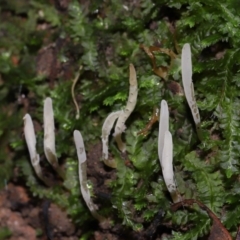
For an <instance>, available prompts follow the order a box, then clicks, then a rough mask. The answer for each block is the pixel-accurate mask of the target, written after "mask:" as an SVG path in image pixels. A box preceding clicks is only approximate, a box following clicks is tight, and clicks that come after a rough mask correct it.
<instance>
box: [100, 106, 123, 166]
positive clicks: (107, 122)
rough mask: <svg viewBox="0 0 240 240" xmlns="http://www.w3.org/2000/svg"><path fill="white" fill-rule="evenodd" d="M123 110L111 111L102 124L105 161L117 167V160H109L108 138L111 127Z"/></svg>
mask: <svg viewBox="0 0 240 240" xmlns="http://www.w3.org/2000/svg"><path fill="white" fill-rule="evenodd" d="M122 112H123V111H122V110H120V111H117V112H112V113H110V114H109V115H108V116H107V118H106V119H105V121H104V123H103V126H102V157H103V161H104V163H105V164H106V165H107V166H109V167H112V168H116V167H117V166H116V162H115V161H113V160H108V138H109V135H110V132H111V129H112V128H113V125H114V123H115V121H116V119H117V118H118V117H119V115H120V114H121V113H122Z"/></svg>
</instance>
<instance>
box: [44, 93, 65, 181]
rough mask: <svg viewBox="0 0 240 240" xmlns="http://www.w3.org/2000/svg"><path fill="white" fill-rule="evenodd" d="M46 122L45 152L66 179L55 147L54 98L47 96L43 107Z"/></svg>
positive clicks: (59, 173)
mask: <svg viewBox="0 0 240 240" xmlns="http://www.w3.org/2000/svg"><path fill="white" fill-rule="evenodd" d="M43 122H44V153H45V156H46V158H47V160H48V162H49V163H50V164H51V165H52V167H53V168H54V169H55V171H56V172H57V173H58V175H59V176H60V177H62V178H63V179H64V172H63V170H62V169H61V167H60V166H59V164H58V159H57V154H56V147H55V132H54V130H55V125H54V116H53V106H52V99H51V98H49V97H48V98H46V99H45V101H44V108H43Z"/></svg>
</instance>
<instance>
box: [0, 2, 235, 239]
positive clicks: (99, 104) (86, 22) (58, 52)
mask: <svg viewBox="0 0 240 240" xmlns="http://www.w3.org/2000/svg"><path fill="white" fill-rule="evenodd" d="M238 9H239V6H238V4H237V2H236V1H223V0H221V1H218V3H215V2H212V1H211V0H208V1H198V2H196V1H193V2H191V1H186V0H181V1H175V0H174V1H170V2H169V1H165V0H160V1H151V0H145V1H140V0H139V1H138V0H137V1H120V0H113V1H104V2H103V1H77V0H72V1H70V0H69V1H68V0H49V1H47V0H33V1H27V0H22V1H14V0H8V1H6V0H0V13H1V14H0V153H1V154H0V165H1V168H0V176H1V179H2V181H1V182H0V183H1V186H2V187H5V186H7V184H8V183H9V182H14V183H15V184H21V185H22V186H24V187H27V189H28V190H29V194H30V195H29V196H33V197H34V198H33V199H34V200H36V199H38V200H39V199H44V200H46V199H47V201H51V202H53V203H55V204H58V205H59V206H60V207H61V208H62V209H65V211H66V212H67V213H68V215H69V217H71V219H72V220H73V222H74V224H75V226H77V228H80V229H83V232H81V234H80V233H77V232H76V236H78V234H79V236H80V235H81V238H80V239H91V238H93V236H94V234H99V232H100V236H105V235H104V234H112V237H113V236H114V237H116V239H121V238H123V239H129V236H131V238H134V239H141V238H142V239H158V238H162V239H175V240H177V239H181V240H184V239H186V240H187V239H189V240H190V239H191V240H192V239H200V238H201V237H202V238H204V237H206V236H207V235H208V234H209V229H210V226H211V222H210V220H209V218H208V217H207V216H206V214H205V213H202V212H201V211H200V210H199V209H195V210H192V211H189V212H188V211H187V210H186V209H184V210H182V211H178V212H176V213H172V212H171V211H170V205H171V198H170V196H169V194H168V192H167V189H166V186H165V185H164V182H163V178H162V174H161V169H160V165H159V160H158V155H157V136H158V124H157V123H155V124H154V125H153V126H152V128H149V132H148V134H146V136H142V135H139V134H138V133H139V132H140V131H141V130H142V129H144V127H145V126H146V124H147V123H148V121H149V119H150V118H151V115H152V112H153V109H155V108H156V107H158V106H159V103H160V101H161V100H162V99H165V100H166V101H167V102H168V105H169V110H170V131H171V133H172V134H173V141H174V168H175V174H176V181H177V183H178V187H179V191H180V193H181V194H182V196H183V197H184V198H193V199H198V200H200V201H202V202H203V203H204V204H206V205H207V206H208V207H209V208H210V209H211V210H212V211H214V212H215V213H216V214H217V216H218V217H219V218H220V219H221V221H222V222H223V223H224V224H225V226H226V227H227V229H228V230H229V231H230V232H231V233H232V234H233V235H234V234H235V233H236V229H237V225H238V224H239V219H240V217H239V216H240V214H239V212H240V208H239V207H238V205H239V204H238V199H239V197H240V196H239V195H240V193H239V187H240V184H239V170H240V168H239V144H240V138H239V136H240V131H239V126H240V124H239V123H240V117H239V116H240V113H239V106H240V102H239V92H240V91H239V90H240V89H239V88H240V84H239V79H240V78H239V76H240V75H239V65H240V64H239V59H240V54H239V53H240V51H239V49H240V40H239V39H240V31H239V24H240V18H239V17H238V14H237V13H238V12H239V11H238ZM186 42H188V43H190V44H191V48H192V53H193V56H192V59H193V66H194V68H193V72H194V76H193V79H194V87H195V92H196V99H197V104H198V107H199V109H200V115H201V119H202V123H201V126H200V131H201V140H199V138H198V136H197V132H196V129H195V126H194V123H193V119H192V116H191V113H190V110H189V107H188V105H187V102H186V99H185V97H184V94H182V90H181V85H182V83H181V71H180V67H179V66H180V57H181V56H180V51H181V47H182V46H183V44H184V43H186ZM140 45H141V46H142V45H144V46H155V47H161V48H163V49H170V50H172V51H173V52H174V53H175V54H176V57H175V58H174V59H171V58H170V57H169V56H167V55H166V54H162V53H158V54H156V64H157V67H159V69H161V70H164V69H165V70H166V73H167V77H166V78H165V79H162V78H160V77H159V76H157V75H155V74H154V72H153V67H152V62H151V60H150V59H149V57H148V56H147V54H146V53H145V52H144V51H143V49H142V48H140ZM171 60H173V61H171ZM129 63H133V64H134V66H135V68H136V71H137V77H138V84H139V93H138V95H139V97H138V102H137V105H136V108H135V110H134V112H133V114H132V115H131V116H130V118H129V119H128V121H127V130H126V132H125V133H124V140H125V141H126V144H127V154H125V155H122V154H120V152H119V151H118V149H117V147H116V145H115V144H114V142H113V141H112V140H111V141H110V157H111V158H114V159H115V160H116V161H117V163H118V168H117V169H109V168H108V167H106V166H104V165H103V163H102V162H101V161H100V159H101V148H100V140H101V139H100V136H101V126H102V123H103V121H104V119H105V118H106V116H107V115H108V114H109V113H110V112H113V111H117V110H120V109H122V108H124V106H125V104H126V99H127V96H128V88H129V83H128V65H129ZM80 66H82V70H81V72H80V77H79V80H78V82H77V84H76V87H75V89H74V92H75V96H76V100H77V102H78V104H79V106H80V118H79V119H76V109H75V106H74V104H73V101H72V94H71V87H72V84H73V79H74V78H75V76H76V75H77V74H78V71H79V67H80ZM165 70H164V71H165ZM46 97H51V98H52V99H53V108H54V116H55V122H56V149H57V155H58V158H59V162H60V163H61V164H62V166H64V167H65V171H66V179H65V180H64V181H62V180H60V179H59V178H58V177H57V175H56V174H55V173H54V171H53V170H52V168H51V167H50V166H49V165H48V164H47V163H46V159H45V157H44V154H43V143H42V140H43V129H42V124H43V120H42V118H43V116H42V113H43V100H44V99H45V98H46ZM26 113H29V114H31V116H32V118H33V120H34V126H35V130H36V133H37V139H38V143H37V149H38V152H39V154H40V155H41V164H42V167H43V169H44V173H45V174H46V175H47V176H48V177H50V178H52V179H53V181H54V182H55V183H56V184H55V186H54V187H53V188H51V189H50V188H46V186H44V185H43V184H42V183H41V182H40V181H39V180H38V179H37V178H36V176H35V174H34V172H33V169H32V168H31V165H30V162H29V155H28V152H27V149H26V144H25V141H24V136H23V133H22V128H23V121H22V118H23V116H24V114H26ZM75 129H78V130H80V131H81V132H82V135H83V138H84V141H85V146H86V150H87V153H88V158H89V160H88V161H89V162H88V165H89V168H88V176H89V182H88V183H89V188H90V189H91V191H92V194H93V199H94V201H95V202H96V203H97V204H98V205H99V212H100V213H101V214H102V215H104V216H105V217H107V218H108V219H109V223H111V224H112V225H111V224H110V227H108V228H107V229H108V230H107V229H106V228H105V227H104V226H100V227H99V226H98V224H97V222H96V221H95V220H94V219H93V218H92V216H91V214H90V213H89V211H88V209H87V207H86V205H85V203H84V202H83V200H82V198H81V195H80V191H79V183H78V173H77V166H78V165H77V156H76V150H75V148H74V143H73V137H72V135H73V131H74V130H75ZM38 200H36V203H38ZM93 223H94V225H91V224H93ZM89 226H90V227H89ZM92 226H94V227H92ZM101 234H102V235H101ZM109 236H110V235H108V237H109ZM95 237H96V235H95ZM105 237H107V235H106V236H105ZM96 238H97V237H96Z"/></svg>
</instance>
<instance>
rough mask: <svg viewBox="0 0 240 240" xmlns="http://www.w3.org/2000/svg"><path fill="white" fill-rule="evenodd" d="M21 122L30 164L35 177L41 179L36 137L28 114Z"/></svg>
mask: <svg viewBox="0 0 240 240" xmlns="http://www.w3.org/2000/svg"><path fill="white" fill-rule="evenodd" d="M23 120H24V136H25V139H26V143H27V147H28V151H29V155H30V159H31V163H32V166H33V168H34V170H35V172H36V174H37V176H38V177H39V178H40V179H42V178H43V177H42V176H43V175H42V169H41V166H40V157H39V155H38V153H37V150H36V135H35V131H34V127H33V122H32V118H31V116H30V115H29V114H26V115H25V116H24V118H23Z"/></svg>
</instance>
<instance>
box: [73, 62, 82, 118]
mask: <svg viewBox="0 0 240 240" xmlns="http://www.w3.org/2000/svg"><path fill="white" fill-rule="evenodd" d="M81 70H82V65H81V66H80V67H79V70H78V73H77V75H76V77H75V78H74V80H73V84H72V88H71V94H72V99H73V102H74V105H75V107H76V112H77V114H76V119H79V117H80V110H79V106H78V104H77V101H76V98H75V94H74V89H75V86H76V84H77V81H78V79H79V77H80V75H81Z"/></svg>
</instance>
